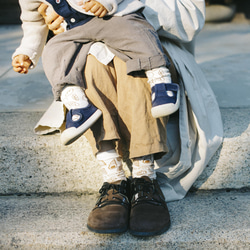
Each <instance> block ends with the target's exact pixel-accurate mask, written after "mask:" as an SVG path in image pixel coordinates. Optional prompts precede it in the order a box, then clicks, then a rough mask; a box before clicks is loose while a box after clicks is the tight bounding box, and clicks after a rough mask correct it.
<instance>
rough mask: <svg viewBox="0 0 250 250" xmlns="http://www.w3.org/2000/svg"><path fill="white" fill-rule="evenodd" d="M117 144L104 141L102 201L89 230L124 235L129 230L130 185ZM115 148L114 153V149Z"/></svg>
mask: <svg viewBox="0 0 250 250" xmlns="http://www.w3.org/2000/svg"><path fill="white" fill-rule="evenodd" d="M114 145H115V144H114V142H113V141H105V142H104V141H103V142H102V143H101V151H99V152H98V153H97V155H96V158H97V160H98V161H99V164H100V166H101V168H102V171H103V180H104V183H103V186H102V188H101V189H100V191H99V192H100V197H99V198H98V200H97V203H96V205H95V207H94V209H93V210H92V211H91V213H90V215H89V217H88V224H87V226H88V228H89V229H90V230H91V231H94V232H97V233H121V232H125V231H126V230H127V228H128V220H129V208H130V206H129V199H128V196H129V193H128V190H129V183H128V181H127V178H126V176H125V174H124V171H123V168H122V160H121V158H120V156H119V155H118V154H117V152H116V150H115V149H114ZM110 148H111V149H110Z"/></svg>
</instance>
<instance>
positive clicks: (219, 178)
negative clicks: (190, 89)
mask: <svg viewBox="0 0 250 250" xmlns="http://www.w3.org/2000/svg"><path fill="white" fill-rule="evenodd" d="M221 111H222V117H223V122H224V129H225V139H224V143H223V145H222V147H221V148H220V149H219V150H218V152H217V153H216V155H215V156H214V157H213V159H212V160H211V161H210V163H209V164H208V166H207V168H206V169H205V171H204V172H203V173H202V175H201V176H200V177H199V179H198V180H197V181H196V182H195V184H194V187H195V188H199V189H208V190H209V189H225V188H234V189H235V188H242V187H250V178H249V176H250V167H249V162H250V141H249V135H250V126H249V124H250V108H245V109H244V108H241V109H221ZM41 115H42V113H41V112H7V113H4V112H2V113H1V112H0V119H1V123H0V131H1V132H0V141H1V145H0V194H4V195H8V194H19V193H25V194H32V193H65V192H76V193H86V192H87V193H92V192H96V190H98V189H99V188H100V186H101V184H102V179H101V176H100V174H99V171H100V169H99V167H98V164H97V162H96V160H95V158H94V156H93V154H92V150H91V148H90V146H89V144H88V142H87V140H86V138H85V137H84V136H83V137H81V138H80V139H79V140H78V141H77V142H75V143H73V144H72V145H70V146H67V147H65V146H62V145H61V143H60V138H59V134H52V135H46V136H37V135H35V134H34V133H33V128H34V126H35V124H36V122H37V121H38V119H39V118H40V117H41ZM17 121H18V123H17ZM127 173H128V170H127ZM128 174H129V173H128Z"/></svg>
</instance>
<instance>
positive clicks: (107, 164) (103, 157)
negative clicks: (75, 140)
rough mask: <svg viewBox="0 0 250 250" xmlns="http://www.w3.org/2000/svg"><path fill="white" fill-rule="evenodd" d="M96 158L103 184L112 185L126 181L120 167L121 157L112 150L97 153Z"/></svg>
mask: <svg viewBox="0 0 250 250" xmlns="http://www.w3.org/2000/svg"><path fill="white" fill-rule="evenodd" d="M96 158H97V160H98V161H99V164H100V166H101V168H102V170H103V181H104V182H109V183H112V182H116V181H121V180H126V179H127V178H126V176H125V173H124V170H123V167H122V160H121V157H120V156H119V155H118V154H117V152H116V151H115V150H114V149H112V150H109V151H105V152H99V153H97V155H96Z"/></svg>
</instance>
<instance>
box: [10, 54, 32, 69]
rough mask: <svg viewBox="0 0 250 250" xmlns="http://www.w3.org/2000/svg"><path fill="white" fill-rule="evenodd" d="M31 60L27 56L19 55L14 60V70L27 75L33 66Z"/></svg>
mask: <svg viewBox="0 0 250 250" xmlns="http://www.w3.org/2000/svg"><path fill="white" fill-rule="evenodd" d="M31 63H32V62H31V60H30V58H29V57H28V56H26V55H17V56H15V57H14V58H13V60H12V66H13V70H14V71H15V72H18V73H20V74H27V73H28V69H29V67H30V65H31Z"/></svg>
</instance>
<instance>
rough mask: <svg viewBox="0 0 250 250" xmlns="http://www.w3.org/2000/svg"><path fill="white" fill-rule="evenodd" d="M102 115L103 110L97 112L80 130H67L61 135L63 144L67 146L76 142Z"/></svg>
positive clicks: (73, 128)
mask: <svg viewBox="0 0 250 250" xmlns="http://www.w3.org/2000/svg"><path fill="white" fill-rule="evenodd" d="M101 115H102V111H101V110H99V109H98V110H96V112H95V113H93V115H92V116H90V117H89V119H88V120H86V121H85V122H84V124H82V125H81V126H79V127H78V128H75V127H72V128H68V129H65V130H64V131H63V132H62V134H61V142H62V144H63V145H65V146H67V145H70V144H71V143H73V142H74V141H76V140H77V139H78V138H79V137H80V136H82V134H83V133H84V132H85V131H86V130H87V129H89V128H90V127H91V126H92V125H93V124H94V123H95V122H96V121H97V120H98V119H99V118H100V117H101Z"/></svg>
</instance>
